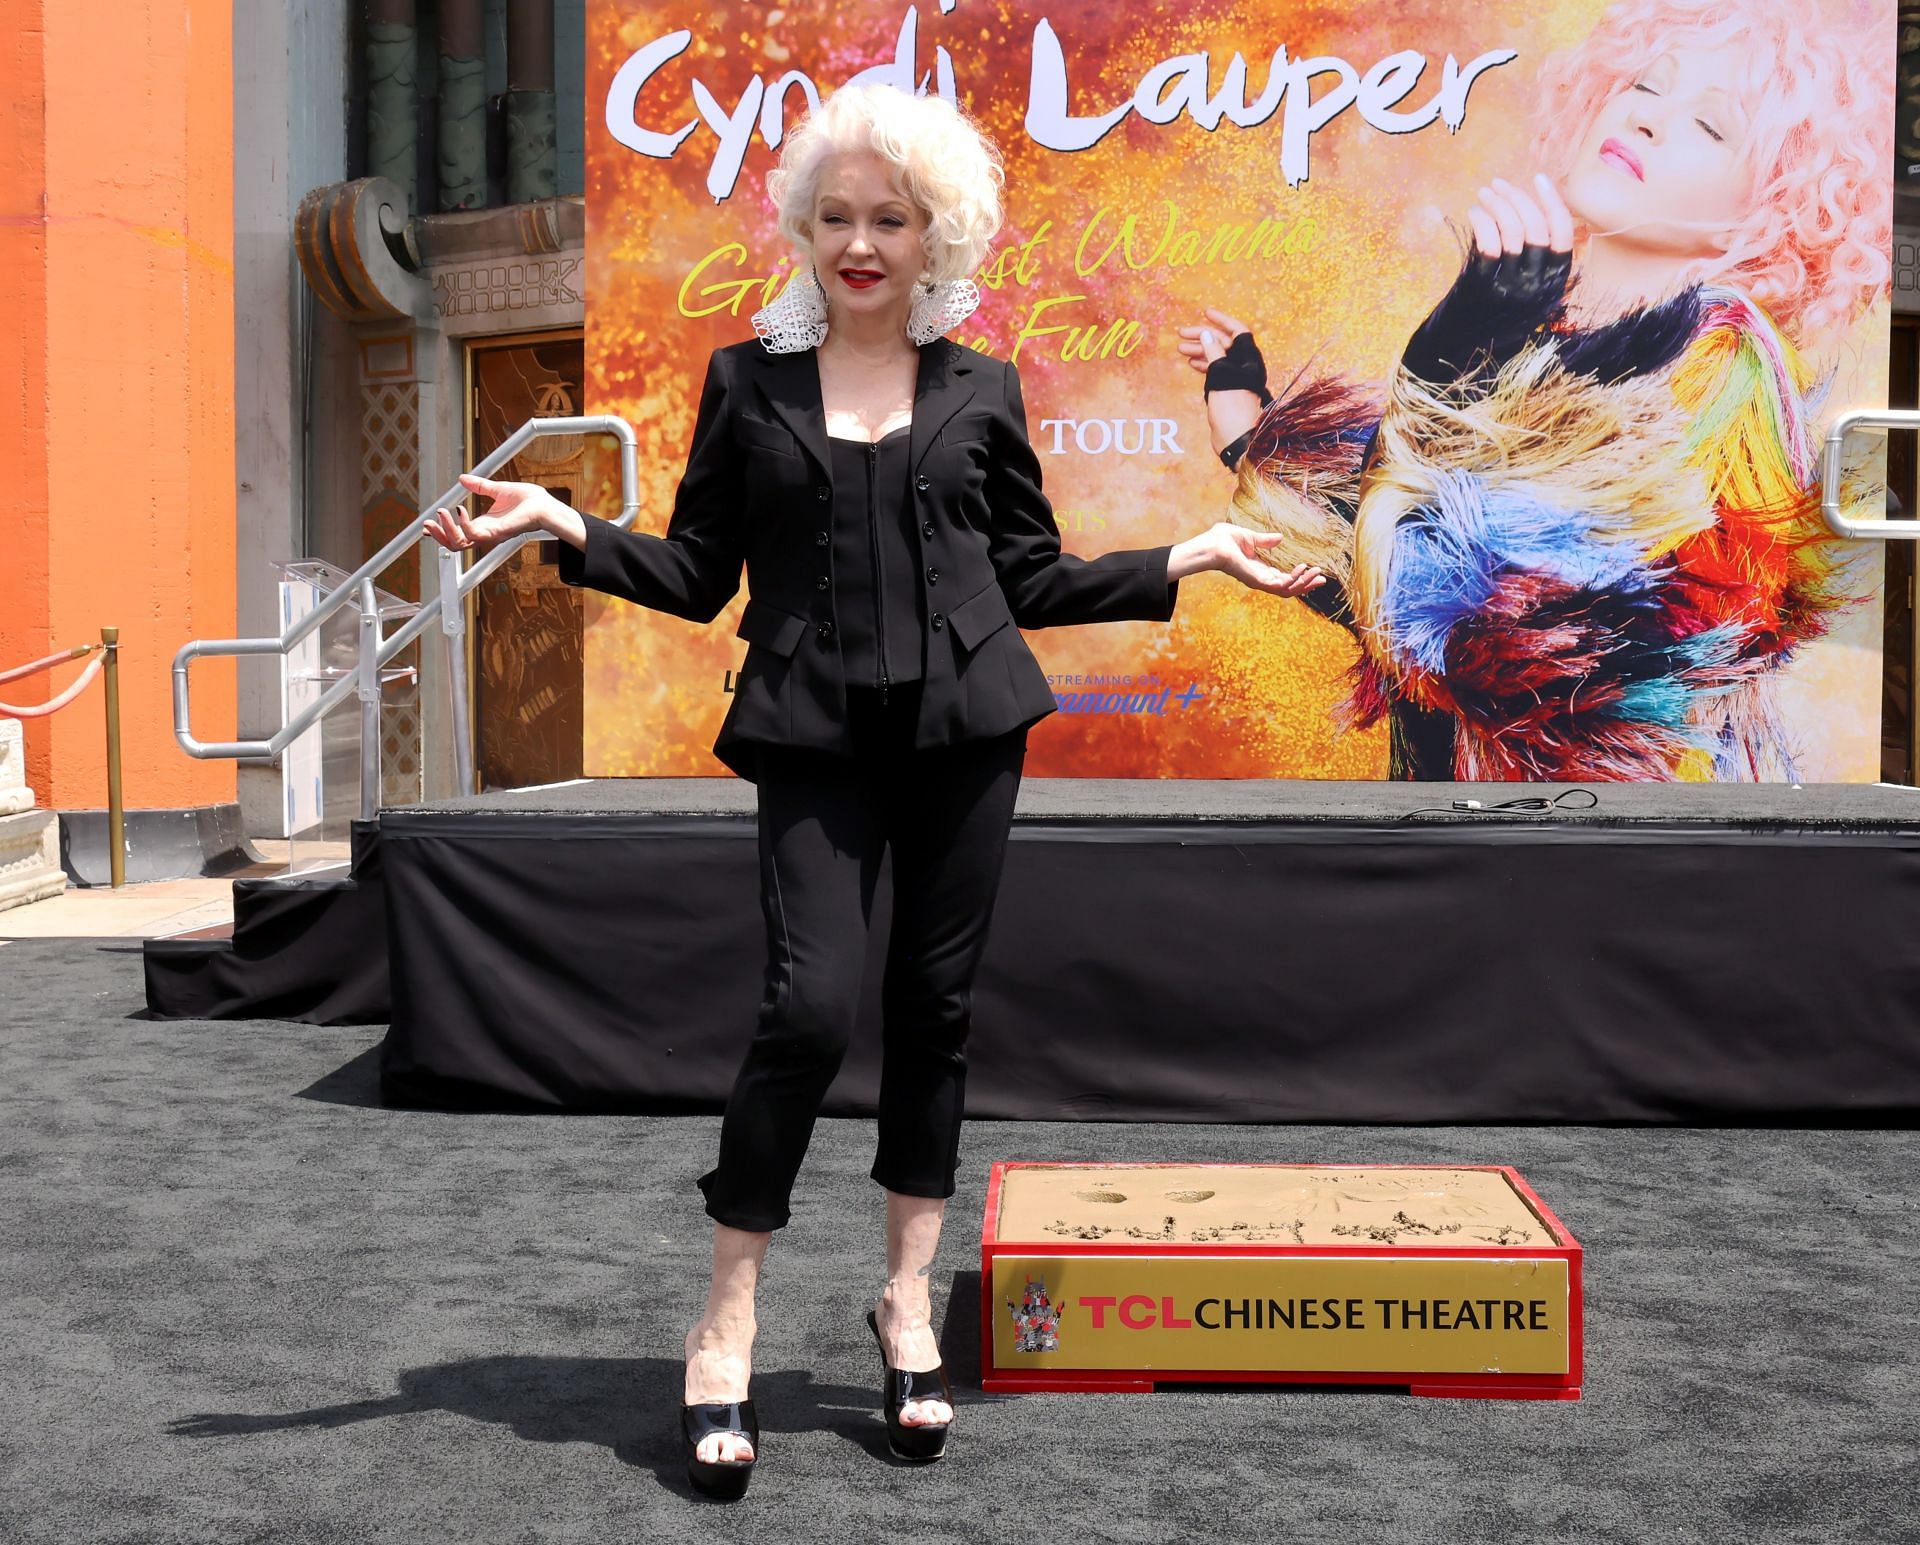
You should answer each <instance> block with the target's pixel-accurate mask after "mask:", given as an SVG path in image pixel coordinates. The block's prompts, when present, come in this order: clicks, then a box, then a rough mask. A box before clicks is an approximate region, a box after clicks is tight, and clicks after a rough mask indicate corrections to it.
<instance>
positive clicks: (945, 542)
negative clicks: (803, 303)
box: [560, 338, 1179, 778]
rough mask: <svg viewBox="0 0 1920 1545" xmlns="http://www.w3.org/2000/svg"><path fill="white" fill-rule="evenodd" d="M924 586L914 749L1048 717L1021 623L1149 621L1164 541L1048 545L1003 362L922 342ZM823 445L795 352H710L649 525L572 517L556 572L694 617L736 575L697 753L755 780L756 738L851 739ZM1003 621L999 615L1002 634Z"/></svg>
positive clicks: (1049, 524) (1162, 597)
mask: <svg viewBox="0 0 1920 1545" xmlns="http://www.w3.org/2000/svg"><path fill="white" fill-rule="evenodd" d="M908 444H909V447H910V449H909V453H908V454H909V458H910V464H911V467H912V473H913V488H912V497H913V499H914V508H915V515H916V517H917V518H916V521H915V529H916V531H917V532H918V533H919V540H920V547H921V556H922V558H923V559H924V560H925V562H924V569H923V573H924V580H923V583H924V584H925V586H926V589H925V592H924V596H923V600H924V603H925V604H924V606H923V608H922V614H923V616H924V617H925V626H926V628H927V636H926V677H925V681H924V684H923V689H922V691H921V696H920V719H919V724H918V726H917V728H916V731H915V735H914V744H915V745H916V746H918V747H923V748H924V747H933V746H945V745H951V744H953V743H955V742H957V741H964V740H976V739H981V738H984V737H987V736H992V735H1000V734H1004V733H1006V732H1007V731H1009V730H1013V729H1016V728H1018V727H1020V726H1021V725H1025V724H1031V723H1033V722H1034V721H1035V720H1037V719H1041V718H1044V717H1045V716H1046V715H1047V714H1050V713H1052V712H1053V710H1054V706H1055V705H1054V700H1053V692H1052V690H1051V689H1050V688H1049V687H1048V685H1047V680H1046V675H1045V673H1044V672H1042V670H1041V669H1040V665H1039V662H1038V661H1036V660H1035V659H1034V657H1033V653H1032V651H1031V650H1029V649H1028V648H1027V645H1026V641H1025V640H1024V639H1023V638H1022V637H1021V636H1020V633H1019V629H1020V628H1046V627H1056V626H1059V625H1060V624H1063V623H1080V622H1128V621H1145V622H1164V621H1166V620H1167V619H1168V618H1169V617H1171V616H1172V615H1173V607H1174V601H1175V598H1176V595H1177V592H1178V588H1179V587H1178V585H1177V583H1169V582H1168V580H1167V557H1168V552H1169V549H1168V548H1166V547H1151V548H1143V549H1140V550H1138V551H1131V552H1115V553H1108V554H1106V555H1105V556H1104V557H1099V558H1088V559H1082V558H1076V557H1073V556H1071V555H1069V554H1066V553H1062V552H1061V551H1060V533H1059V531H1058V529H1057V528H1056V527H1055V525H1054V521H1053V510H1052V507H1051V506H1050V505H1049V504H1048V502H1047V497H1046V495H1045V494H1043V493H1042V492H1041V491H1040V461H1039V458H1038V457H1037V456H1036V455H1035V454H1034V450H1033V446H1032V445H1031V444H1030V443H1029V441H1028V439H1027V419H1026V407H1025V404H1024V403H1023V402H1022V400H1021V396H1020V376H1019V373H1018V372H1017V371H1016V370H1015V369H1014V367H1013V366H1012V365H1011V364H1007V363H1004V362H1002V361H1000V360H997V359H993V358H992V357H990V356H988V355H985V354H981V353H978V352H977V351H975V350H972V349H968V348H963V347H962V346H961V345H959V344H956V343H953V342H951V341H949V340H947V339H944V338H942V339H936V340H935V341H934V342H933V343H930V344H928V345H926V346H925V347H924V348H922V349H921V350H920V370H919V376H918V379H917V382H916V384H915V386H914V392H913V430H912V433H911V435H910V436H909V439H908ZM832 467H833V458H832V454H831V447H830V446H829V445H828V443H827V424H826V415H825V412H824V410H823V409H822V406H821V401H820V372H819V367H818V364H817V362H816V360H815V357H814V354H813V351H812V350H805V351H803V352H800V353H795V354H770V353H768V352H767V350H766V348H765V347H764V346H763V345H762V344H761V343H760V341H759V339H757V338H755V339H751V340H749V341H748V342H745V343H736V344H732V345H730V346H728V347H727V348H724V349H716V350H715V351H714V354H713V357H712V359H711V360H710V361H709V362H708V365H707V380H706V385H705V386H704V387H703V388H702V389H701V393H700V409H699V414H698V417H697V418H696V419H695V422H694V426H693V446H692V449H691V450H690V451H689V452H688V454H687V470H686V474H685V475H684V476H683V477H682V478H681V480H680V487H679V490H678V492H677V493H676V494H675V495H674V501H673V516H672V519H671V520H670V521H669V523H668V526H667V533H666V535H665V536H664V537H661V536H653V535H650V534H647V533H644V532H643V533H633V532H625V531H621V530H619V529H617V528H616V527H614V526H612V525H610V524H608V523H607V522H606V521H602V520H591V519H590V520H588V521H587V523H586V525H587V546H586V550H585V551H584V552H582V551H580V550H579V549H577V548H575V547H573V546H571V545H567V544H563V545H562V547H561V549H560V576H561V578H562V579H564V580H565V581H566V582H567V583H568V584H572V585H587V586H590V587H592V588H593V589H595V590H603V591H605V592H606V593H607V594H609V595H615V596H619V597H621V598H622V599H624V600H628V601H634V602H637V603H638V604H640V605H641V606H650V607H653V608H654V609H655V610H658V611H663V612H671V613H672V614H673V615H675V616H677V617H687V618H691V619H692V620H693V621H695V622H708V621H711V620H712V619H713V617H714V616H716V615H717V614H718V613H719V611H720V609H721V608H722V607H723V606H725V605H726V604H727V602H728V601H730V600H731V599H732V598H733V595H734V592H735V591H737V590H738V589H739V588H740V569H741V565H742V564H744V565H745V566H746V571H747V588H748V591H749V593H750V595H749V599H748V601H747V605H746V610H745V612H744V613H743V614H742V616H741V618H740V627H739V636H740V637H741V638H743V639H745V640H746V641H747V643H748V645H749V646H750V647H749V648H748V650H747V658H746V662H745V664H744V665H743V666H742V668H741V671H740V674H739V676H738V677H737V678H736V685H735V688H734V696H733V704H732V706H731V707H730V708H729V709H728V711H727V717H726V722H725V723H724V724H723V725H722V726H721V728H720V736H719V739H718V740H717V741H715V743H714V748H713V749H714V754H715V755H716V756H718V757H719V758H720V760H721V761H723V762H725V763H726V764H727V766H729V767H731V768H732V769H733V770H734V771H735V772H737V773H739V774H741V775H742V776H743V777H747V778H752V777H753V776H754V775H755V756H754V748H755V747H757V746H764V745H778V746H792V747H808V748H813V749H817V750H823V751H836V752H840V753H843V754H850V753H851V752H852V749H853V748H852V742H851V738H850V736H849V733H848V727H847V712H846V707H847V699H846V680H845V676H844V673H843V672H842V669H841V662H840V646H839V642H838V638H837V631H838V630H837V628H836V625H835V617H834V583H833V573H832V547H831V543H830V536H829V532H830V525H831V521H830V513H831V511H832V508H833V505H832V499H833V483H832V477H833V472H832ZM1009 623H1013V624H1015V625H1016V626H1014V627H1009V626H1008V624H1009Z"/></svg>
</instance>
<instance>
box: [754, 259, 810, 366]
mask: <svg viewBox="0 0 1920 1545" xmlns="http://www.w3.org/2000/svg"><path fill="white" fill-rule="evenodd" d="M753 330H754V331H755V332H756V333H758V334H759V335H760V341H761V342H762V343H763V344H765V345H766V347H767V352H768V353H769V354H798V353H799V352H800V351H801V350H802V349H817V348H819V347H820V345H821V344H823V343H825V342H826V341H827V292H826V291H825V290H823V289H822V288H821V287H820V276H819V275H818V274H817V273H815V272H814V271H813V268H812V266H811V265H809V266H808V268H807V271H806V272H805V273H804V274H798V273H797V274H795V275H794V276H793V281H792V283H790V284H789V285H788V286H787V287H786V288H785V289H784V290H782V291H781V292H780V294H779V296H778V297H777V298H776V299H775V300H774V302H773V304H772V305H770V306H762V307H761V308H760V309H759V310H758V311H756V312H754V314H753Z"/></svg>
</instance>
